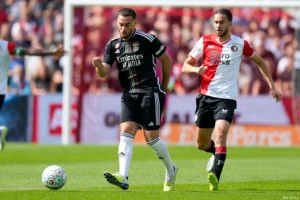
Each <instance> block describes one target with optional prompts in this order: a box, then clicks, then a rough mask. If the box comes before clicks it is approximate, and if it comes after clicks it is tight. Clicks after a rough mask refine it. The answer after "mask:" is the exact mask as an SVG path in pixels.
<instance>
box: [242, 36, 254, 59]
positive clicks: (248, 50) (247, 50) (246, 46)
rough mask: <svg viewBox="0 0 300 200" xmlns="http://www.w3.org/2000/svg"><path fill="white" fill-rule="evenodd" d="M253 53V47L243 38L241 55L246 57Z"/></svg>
mask: <svg viewBox="0 0 300 200" xmlns="http://www.w3.org/2000/svg"><path fill="white" fill-rule="evenodd" d="M253 54H254V50H253V48H252V47H251V46H250V44H249V42H248V41H247V40H244V49H243V55H244V56H246V57H252V56H253Z"/></svg>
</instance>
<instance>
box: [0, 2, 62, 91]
mask: <svg viewBox="0 0 300 200" xmlns="http://www.w3.org/2000/svg"><path fill="white" fill-rule="evenodd" d="M63 2H64V1H63V0H51V1H48V0H27V1H26V0H1V1H0V38H1V39H5V40H8V41H10V42H13V43H15V44H16V45H18V46H21V47H25V48H29V47H30V48H35V49H41V48H46V49H54V48H56V47H57V46H58V45H62V44H63V23H64V21H63ZM62 68H63V66H62V64H61V58H58V57H54V56H45V57H38V56H26V57H24V58H23V57H18V56H13V57H12V60H11V63H10V66H9V80H8V90H9V93H11V94H33V95H39V94H45V93H50V92H52V93H55V92H62Z"/></svg>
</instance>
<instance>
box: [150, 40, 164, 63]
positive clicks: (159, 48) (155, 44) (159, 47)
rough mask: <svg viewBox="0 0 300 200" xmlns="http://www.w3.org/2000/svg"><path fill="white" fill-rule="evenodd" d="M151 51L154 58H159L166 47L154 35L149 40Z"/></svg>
mask: <svg viewBox="0 0 300 200" xmlns="http://www.w3.org/2000/svg"><path fill="white" fill-rule="evenodd" d="M151 46H152V53H153V54H154V55H155V57H156V58H159V57H160V56H161V55H163V53H164V52H165V51H166V49H167V48H166V47H165V46H164V45H163V44H162V43H161V41H159V39H157V38H156V37H155V36H154V40H152V41H151Z"/></svg>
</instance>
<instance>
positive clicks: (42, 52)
mask: <svg viewBox="0 0 300 200" xmlns="http://www.w3.org/2000/svg"><path fill="white" fill-rule="evenodd" d="M8 51H9V53H10V55H16V56H25V55H31V56H50V55H53V56H62V55H63V54H64V53H65V51H64V49H63V48H62V46H59V47H57V48H56V49H54V50H47V49H33V48H24V47H19V46H16V45H15V44H13V43H10V42H9V43H8Z"/></svg>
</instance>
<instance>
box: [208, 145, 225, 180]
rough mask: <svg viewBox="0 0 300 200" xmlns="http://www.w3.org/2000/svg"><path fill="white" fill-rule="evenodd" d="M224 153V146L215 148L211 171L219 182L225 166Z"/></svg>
mask: <svg viewBox="0 0 300 200" xmlns="http://www.w3.org/2000/svg"><path fill="white" fill-rule="evenodd" d="M226 153H227V148H226V146H221V147H216V154H215V160H214V165H213V168H212V170H211V171H212V172H213V173H214V174H215V175H216V177H217V178H218V180H219V181H220V176H221V173H222V170H223V167H224V164H225V160H226Z"/></svg>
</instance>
